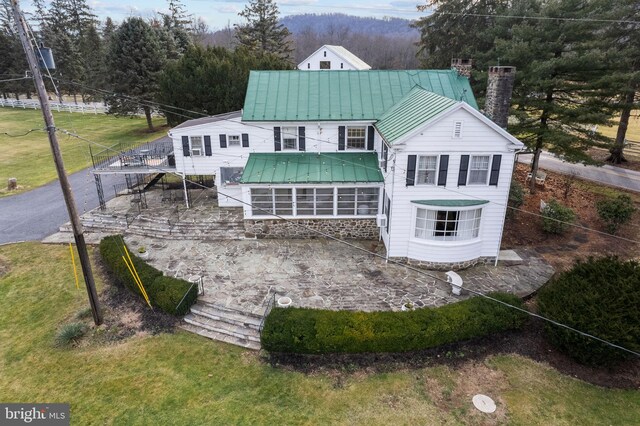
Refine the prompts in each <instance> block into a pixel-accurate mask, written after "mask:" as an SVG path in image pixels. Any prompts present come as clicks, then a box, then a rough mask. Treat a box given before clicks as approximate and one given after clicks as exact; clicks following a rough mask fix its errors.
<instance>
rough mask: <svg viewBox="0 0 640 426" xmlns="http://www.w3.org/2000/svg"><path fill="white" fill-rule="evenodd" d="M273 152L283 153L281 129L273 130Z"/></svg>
mask: <svg viewBox="0 0 640 426" xmlns="http://www.w3.org/2000/svg"><path fill="white" fill-rule="evenodd" d="M273 150H274V151H282V142H281V141H280V127H274V128H273Z"/></svg>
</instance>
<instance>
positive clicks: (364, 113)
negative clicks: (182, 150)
mask: <svg viewBox="0 0 640 426" xmlns="http://www.w3.org/2000/svg"><path fill="white" fill-rule="evenodd" d="M415 86H419V87H422V88H423V89H425V90H427V91H429V92H433V93H437V94H439V95H442V96H444V97H447V98H449V99H453V100H457V101H460V100H463V101H465V102H467V103H468V104H469V105H471V106H472V107H473V108H476V109H478V104H477V103H476V100H475V98H474V96H473V93H472V92H471V86H470V85H469V79H467V78H466V77H462V76H460V75H458V73H457V72H456V71H454V70H363V71H344V70H336V71H332V70H329V71H327V70H322V71H251V73H250V75H249V83H248V85H247V95H246V97H245V101H244V109H243V114H242V120H243V121H331V120H377V119H379V118H380V117H382V115H383V114H384V113H385V112H386V111H388V110H389V109H391V107H393V106H394V105H395V104H396V103H397V102H398V101H400V100H401V99H402V98H403V97H404V96H405V95H406V94H407V93H409V92H410V91H411V89H412V88H414V87H415Z"/></svg>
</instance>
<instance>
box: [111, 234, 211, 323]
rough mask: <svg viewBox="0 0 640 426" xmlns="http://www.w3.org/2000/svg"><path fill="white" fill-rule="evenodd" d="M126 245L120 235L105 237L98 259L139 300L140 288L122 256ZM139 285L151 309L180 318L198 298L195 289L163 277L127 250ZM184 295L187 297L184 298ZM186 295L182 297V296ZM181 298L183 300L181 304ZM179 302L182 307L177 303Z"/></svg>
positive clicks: (183, 281)
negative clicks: (100, 257)
mask: <svg viewBox="0 0 640 426" xmlns="http://www.w3.org/2000/svg"><path fill="white" fill-rule="evenodd" d="M125 246H126V244H125V242H124V240H123V239H122V236H120V235H113V236H109V237H105V238H103V239H102V241H100V255H101V256H102V259H103V260H104V262H105V263H106V265H107V267H108V268H109V270H110V271H111V272H112V273H113V275H114V276H115V278H116V280H117V281H118V282H119V283H120V284H123V285H124V286H125V287H127V288H128V289H129V290H131V291H133V292H134V293H136V294H137V295H139V296H140V297H142V294H141V293H140V288H139V287H138V285H137V284H136V282H135V280H134V279H133V277H132V276H131V273H130V272H129V268H127V265H126V264H125V263H124V260H123V259H122V256H123V254H124V248H123V247H125ZM129 254H130V256H131V259H132V261H133V264H134V265H135V267H136V271H137V272H138V276H139V277H140V281H142V285H143V286H144V289H145V291H146V292H147V295H148V296H149V300H150V302H151V306H153V307H157V308H160V309H161V310H163V311H164V312H167V313H169V314H172V315H184V314H186V313H187V312H188V311H189V308H190V307H191V305H193V304H194V303H195V301H196V298H197V296H198V288H197V286H193V287H192V284H191V283H189V282H187V281H185V280H180V279H177V278H172V277H165V276H163V275H162V272H161V271H159V270H157V269H156V268H154V267H153V266H151V265H149V264H147V263H146V262H145V261H144V260H142V259H140V258H139V257H138V256H136V255H135V254H134V252H133V251H131V250H129ZM187 292H188V294H187ZM185 294H186V296H185ZM183 298H184V300H183ZM181 301H182V303H180V302H181Z"/></svg>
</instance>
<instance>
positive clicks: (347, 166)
mask: <svg viewBox="0 0 640 426" xmlns="http://www.w3.org/2000/svg"><path fill="white" fill-rule="evenodd" d="M355 182H360V183H373V182H375V183H377V182H384V178H383V177H382V172H381V171H380V168H379V167H378V156H377V154H376V153H374V152H339V153H336V152H334V153H311V152H292V153H286V152H278V153H251V154H249V159H248V160H247V165H246V166H245V167H244V171H243V173H242V178H241V179H240V183H253V184H290V183H355Z"/></svg>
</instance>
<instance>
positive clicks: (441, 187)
mask: <svg viewBox="0 0 640 426" xmlns="http://www.w3.org/2000/svg"><path fill="white" fill-rule="evenodd" d="M61 81H64V80H61ZM67 83H70V84H77V85H79V86H81V87H85V88H87V89H91V90H95V91H98V92H102V93H105V94H109V95H115V96H122V97H124V98H127V99H129V100H131V101H132V102H134V103H138V104H140V105H147V106H153V105H160V106H163V107H168V108H174V109H176V110H179V111H184V112H188V113H191V114H196V115H200V116H202V117H204V118H206V117H216V118H219V120H220V121H228V122H233V121H232V119H230V118H226V117H224V116H225V115H227V114H218V115H216V116H210V115H207V114H205V113H202V112H198V111H192V110H188V109H185V108H181V107H173V106H170V105H166V104H162V103H159V102H153V101H142V100H139V99H136V98H133V97H130V96H126V95H118V94H116V93H113V92H109V91H106V90H102V89H96V88H93V87H91V86H87V85H84V84H81V83H76V82H73V81H67ZM161 111H162V110H161ZM172 113H173V114H175V115H178V116H181V117H185V118H189V119H193V117H190V116H187V115H184V114H180V113H176V112H172ZM220 121H219V122H220ZM233 123H235V122H233ZM242 125H243V126H247V127H253V128H257V129H260V130H266V131H272V130H273V129H272V128H268V127H264V126H260V125H258V124H254V123H247V122H243V123H242ZM223 128H224V127H223ZM226 129H228V128H226ZM305 139H307V140H313V141H316V142H318V143H320V144H322V143H325V144H329V145H337V143H335V142H331V141H329V140H325V139H319V138H315V137H312V136H309V137H305ZM316 146H317V145H316ZM316 154H318V155H321V156H327V155H326V154H324V153H321V152H318V153H316ZM218 155H220V156H224V155H229V156H230V154H222V153H220V154H218ZM241 158H242V156H241ZM191 161H192V162H193V158H192V159H191ZM344 162H345V163H347V164H352V165H359V164H356V163H354V162H351V161H346V160H344ZM359 166H361V165H359ZM361 167H365V168H367V169H369V170H379V169H376V168H373V167H368V166H361ZM396 167H397V169H398V170H399V171H402V172H406V169H405V168H402V167H399V166H396ZM392 173H393V174H394V175H395V176H397V177H399V178H404V176H403V175H399V174H397V171H395V170H394V171H393V172H392ZM303 176H304V175H300V176H298V177H303ZM436 187H437V188H440V189H442V190H445V191H449V192H452V193H456V194H459V195H464V196H466V197H470V198H475V199H477V200H483V201H486V200H484V199H483V198H481V197H478V196H473V195H469V194H466V193H463V192H460V191H456V190H453V189H451V188H447V187H446V186H440V185H436ZM489 202H490V203H491V204H494V205H498V206H500V207H505V206H506V208H509V209H512V210H514V211H520V212H523V213H525V214H527V215H530V216H536V217H540V218H546V219H548V220H553V221H555V222H558V223H562V224H566V225H568V226H571V227H574V228H578V229H582V230H585V231H588V232H593V233H597V234H599V235H603V236H606V237H609V238H613V239H618V240H621V241H626V242H630V243H634V244H640V241H637V240H632V239H629V238H625V237H621V236H618V235H612V234H609V233H606V232H603V231H599V230H597V229H593V228H589V227H586V226H583V225H580V224H576V223H573V222H567V221H562V220H559V219H555V218H549V217H546V216H544V215H542V214H539V213H534V212H530V211H527V210H524V209H521V208H518V207H513V206H509V205H508V204H506V205H505V204H501V203H498V202H496V201H489Z"/></svg>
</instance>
